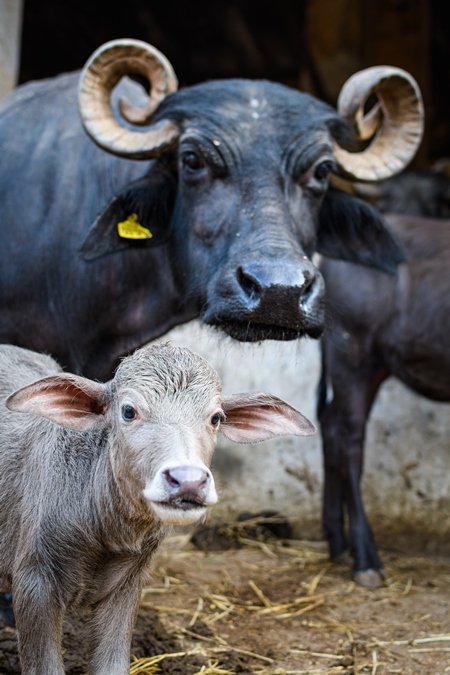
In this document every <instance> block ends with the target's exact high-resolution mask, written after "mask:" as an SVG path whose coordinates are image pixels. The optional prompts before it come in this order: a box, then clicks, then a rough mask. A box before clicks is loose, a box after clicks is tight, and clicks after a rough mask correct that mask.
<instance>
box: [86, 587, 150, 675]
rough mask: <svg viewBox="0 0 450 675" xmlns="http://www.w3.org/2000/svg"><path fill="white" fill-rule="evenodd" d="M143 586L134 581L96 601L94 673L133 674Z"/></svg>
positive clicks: (93, 620)
mask: <svg viewBox="0 0 450 675" xmlns="http://www.w3.org/2000/svg"><path fill="white" fill-rule="evenodd" d="M140 595H141V587H140V585H139V584H137V583H136V582H133V581H131V580H130V581H129V582H128V583H127V585H126V586H122V587H120V588H119V589H118V590H117V592H116V593H111V594H110V595H108V596H107V597H106V598H104V599H102V600H101V601H100V602H98V603H97V604H96V605H95V608H94V612H93V616H92V619H91V627H92V629H93V649H92V657H91V668H90V670H89V674H90V675H129V672H130V646H131V636H132V632H133V626H134V622H135V619H136V613H137V610H138V606H139V600H140Z"/></svg>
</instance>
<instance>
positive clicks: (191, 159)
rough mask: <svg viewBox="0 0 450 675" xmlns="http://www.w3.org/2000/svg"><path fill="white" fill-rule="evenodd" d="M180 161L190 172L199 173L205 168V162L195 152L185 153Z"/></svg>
mask: <svg viewBox="0 0 450 675" xmlns="http://www.w3.org/2000/svg"><path fill="white" fill-rule="evenodd" d="M181 161H182V162H183V165H184V166H185V167H187V168H188V169H190V170H191V171H199V170H200V169H203V167H204V166H205V162H204V161H203V159H202V158H201V157H200V156H199V155H197V153H196V152H185V153H184V154H183V155H182V157H181Z"/></svg>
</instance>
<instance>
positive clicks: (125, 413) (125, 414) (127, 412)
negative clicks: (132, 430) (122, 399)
mask: <svg viewBox="0 0 450 675" xmlns="http://www.w3.org/2000/svg"><path fill="white" fill-rule="evenodd" d="M136 414H137V413H136V410H135V409H134V408H133V407H132V406H131V405H123V406H122V418H123V419H124V420H125V421H126V422H131V420H134V419H135V417H136Z"/></svg>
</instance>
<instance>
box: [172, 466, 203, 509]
mask: <svg viewBox="0 0 450 675" xmlns="http://www.w3.org/2000/svg"><path fill="white" fill-rule="evenodd" d="M164 479H165V482H166V485H167V488H168V491H169V495H170V499H171V500H175V499H185V500H190V501H198V502H203V501H204V499H205V495H206V490H207V488H208V484H209V482H210V473H209V472H208V471H206V470H205V469H202V468H200V467H195V466H177V467H174V468H171V469H166V471H164Z"/></svg>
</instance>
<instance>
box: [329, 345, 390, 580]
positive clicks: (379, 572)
mask: <svg viewBox="0 0 450 675" xmlns="http://www.w3.org/2000/svg"><path fill="white" fill-rule="evenodd" d="M329 375H331V381H332V387H333V398H332V400H331V401H329V402H326V403H324V405H323V406H322V409H321V411H320V415H319V421H320V428H321V433H322V448H323V458H324V473H325V477H324V496H323V527H324V533H325V536H326V538H327V540H328V544H329V551H330V558H331V559H332V560H340V561H342V560H344V559H345V558H346V556H348V554H350V556H351V557H352V558H353V575H354V578H355V579H356V580H357V581H359V582H360V583H361V584H362V585H367V586H379V585H381V583H382V579H383V577H384V572H383V567H382V564H381V561H380V558H379V556H378V552H377V548H376V544H375V541H374V538H373V534H372V531H371V528H370V525H369V522H368V520H367V516H366V514H365V511H364V505H363V501H362V495H361V489H360V481H361V476H362V470H363V449H364V435H365V428H366V421H367V417H368V414H369V411H370V408H371V405H372V403H373V400H374V398H375V395H376V392H377V390H378V388H379V386H380V384H381V382H382V381H383V380H384V379H385V377H386V374H385V373H384V371H383V370H382V369H379V368H376V367H374V366H373V367H369V366H367V365H366V366H364V367H360V368H358V369H357V372H354V371H353V370H351V369H349V368H345V357H343V356H342V354H340V355H339V358H338V357H334V363H333V372H332V373H329ZM346 513H347V515H348V537H347V536H346V534H345V515H346Z"/></svg>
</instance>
